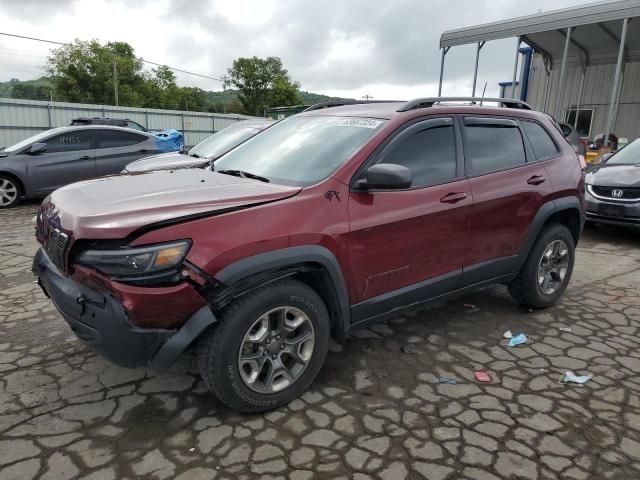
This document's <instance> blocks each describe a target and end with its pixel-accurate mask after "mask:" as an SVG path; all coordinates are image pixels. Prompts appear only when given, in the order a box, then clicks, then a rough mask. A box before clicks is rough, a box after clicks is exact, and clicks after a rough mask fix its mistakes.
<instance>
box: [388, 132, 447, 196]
mask: <svg viewBox="0 0 640 480" xmlns="http://www.w3.org/2000/svg"><path fill="white" fill-rule="evenodd" d="M454 135H455V134H454V130H453V125H443V126H437V127H436V126H434V127H431V128H426V129H425V130H420V131H417V132H415V133H413V134H411V135H409V136H408V137H406V138H404V139H402V140H400V141H399V143H397V144H396V145H394V146H393V147H392V149H391V150H390V151H389V152H388V153H387V154H385V155H384V157H383V158H382V159H381V160H380V162H384V163H395V164H397V165H403V166H405V167H407V168H408V169H409V170H411V174H412V176H413V184H412V187H422V186H425V185H433V184H436V183H443V182H446V181H448V180H453V179H454V178H456V144H455V136H454Z"/></svg>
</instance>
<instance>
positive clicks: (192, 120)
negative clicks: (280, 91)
mask: <svg viewBox="0 0 640 480" xmlns="http://www.w3.org/2000/svg"><path fill="white" fill-rule="evenodd" d="M77 117H111V118H128V119H130V120H134V121H136V122H138V123H140V124H141V125H144V126H145V127H146V128H148V129H150V130H162V129H165V128H173V129H175V130H179V131H181V132H183V134H184V143H185V145H187V146H191V145H195V144H196V143H198V142H200V141H202V140H204V139H205V138H206V137H208V136H209V135H211V134H212V133H213V132H217V131H219V130H222V129H223V128H225V127H227V126H229V125H231V124H232V123H235V122H238V121H240V120H245V119H250V118H254V117H248V116H246V115H235V114H233V115H229V114H222V113H203V112H181V111H178V110H157V109H145V108H133V107H112V106H105V105H89V104H83V103H63V102H42V101H37V100H22V99H14V98H0V148H2V147H8V146H9V145H13V144H14V143H17V142H19V141H20V140H23V139H25V138H27V137H30V136H31V135H34V134H36V133H37V132H41V131H43V130H47V129H49V128H53V127H63V126H66V125H69V124H70V123H71V120H72V119H73V118H77Z"/></svg>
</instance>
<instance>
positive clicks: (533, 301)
mask: <svg viewBox="0 0 640 480" xmlns="http://www.w3.org/2000/svg"><path fill="white" fill-rule="evenodd" d="M574 262H575V242H574V240H573V235H571V232H570V231H569V229H568V228H567V227H565V226H564V225H560V224H555V223H554V224H550V225H547V226H545V227H544V228H543V229H542V231H541V232H540V235H539V236H538V239H537V240H536V242H535V243H534V245H533V247H532V248H531V252H529V256H528V257H527V260H526V261H525V263H524V265H523V266H522V269H521V270H520V273H518V276H517V277H516V278H515V279H514V280H513V281H512V282H511V283H510V284H509V293H510V294H511V296H512V297H513V299H514V300H516V301H517V302H519V303H520V304H521V305H524V306H526V307H529V308H547V307H550V306H551V305H553V304H554V303H556V302H557V301H558V299H559V298H560V296H561V295H562V294H563V292H564V290H565V289H566V288H567V285H568V283H569V280H570V279H571V274H572V272H573V265H574Z"/></svg>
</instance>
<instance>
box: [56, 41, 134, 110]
mask: <svg viewBox="0 0 640 480" xmlns="http://www.w3.org/2000/svg"><path fill="white" fill-rule="evenodd" d="M142 65H143V64H142V60H141V59H139V58H137V57H136V56H135V53H134V50H133V47H131V45H129V44H128V43H125V42H108V43H107V44H106V45H104V46H103V45H101V44H100V43H99V42H98V41H97V40H91V41H81V40H76V41H75V42H74V43H73V44H72V45H65V46H63V47H60V48H58V49H56V50H54V52H53V53H52V55H51V56H50V57H49V58H48V59H47V65H46V69H45V70H46V72H47V74H48V75H49V77H50V78H51V81H52V83H53V86H54V91H55V95H56V98H59V99H62V100H66V101H70V102H84V103H99V104H113V103H115V82H116V75H114V66H115V70H116V72H117V85H118V103H119V104H120V105H127V106H133V107H138V106H142V105H143V104H144V100H145V99H144V95H143V92H144V90H145V88H144V87H145V82H146V78H145V75H144V72H143V70H142Z"/></svg>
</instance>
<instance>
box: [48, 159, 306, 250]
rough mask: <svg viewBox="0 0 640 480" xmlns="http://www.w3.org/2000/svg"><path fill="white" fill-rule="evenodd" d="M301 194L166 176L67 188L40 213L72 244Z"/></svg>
mask: <svg viewBox="0 0 640 480" xmlns="http://www.w3.org/2000/svg"><path fill="white" fill-rule="evenodd" d="M300 190H301V188H300V187H288V186H283V185H275V184H271V183H265V182H260V181H258V180H251V179H246V178H238V177H233V176H231V175H225V174H221V173H216V172H211V171H209V170H198V169H186V170H176V171H166V170H165V171H157V172H149V173H140V174H129V175H116V176H111V177H103V178H98V179H95V180H88V181H84V182H78V183H73V184H71V185H67V186H66V187H63V188H60V189H58V190H56V191H55V192H53V193H52V194H51V196H50V198H49V199H48V200H46V201H45V202H43V207H42V212H46V217H48V218H49V222H50V223H52V224H54V225H55V226H57V227H59V228H61V229H62V230H63V231H65V232H67V233H68V234H69V235H70V236H72V237H73V238H74V239H76V240H77V239H81V238H85V239H113V238H124V237H126V236H127V235H129V234H130V233H131V232H133V231H135V230H137V229H138V228H140V227H146V226H149V225H150V224H154V223H157V222H166V221H172V220H176V219H178V221H179V219H181V218H184V217H187V218H188V217H198V216H206V215H208V214H212V215H214V214H215V213H216V212H220V211H228V210H230V209H231V210H232V209H235V208H245V207H249V206H252V205H257V204H261V203H266V202H272V201H275V200H281V199H284V198H288V197H292V196H294V195H296V194H297V193H298V192H299V191H300Z"/></svg>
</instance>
